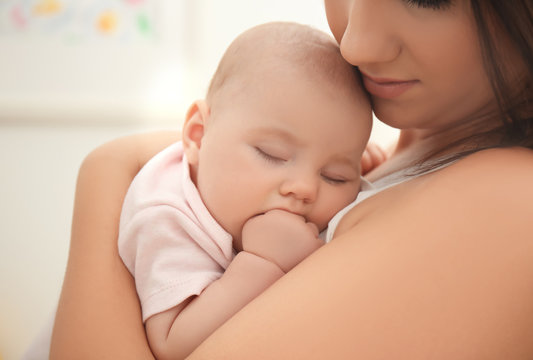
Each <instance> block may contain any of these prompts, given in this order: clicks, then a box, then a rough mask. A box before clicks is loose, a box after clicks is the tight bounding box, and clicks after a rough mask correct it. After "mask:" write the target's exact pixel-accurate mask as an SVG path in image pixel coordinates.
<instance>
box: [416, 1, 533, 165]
mask: <svg viewBox="0 0 533 360" xmlns="http://www.w3.org/2000/svg"><path fill="white" fill-rule="evenodd" d="M470 4H471V8H472V12H473V15H474V18H475V21H476V25H477V30H478V35H479V40H480V45H481V51H482V55H483V60H484V66H485V70H486V72H487V74H488V76H489V78H490V81H491V86H492V90H493V92H494V94H495V96H496V99H497V102H498V110H499V117H500V119H501V126H499V127H497V128H496V129H491V130H488V131H485V132H482V133H478V134H475V135H471V136H468V137H466V138H464V139H460V140H459V141H457V142H454V143H452V144H449V145H448V146H447V147H446V148H445V149H441V150H439V151H438V152H437V153H432V154H429V155H428V156H427V157H426V158H425V159H424V160H423V161H422V162H421V168H420V169H419V170H421V171H426V170H428V169H427V166H426V165H427V163H426V165H424V163H425V162H426V160H428V159H429V158H432V157H434V156H435V155H437V154H438V153H442V152H444V151H446V150H447V149H449V148H451V147H455V146H457V145H462V146H463V147H464V149H465V150H464V151H461V152H459V153H456V154H454V155H452V156H450V157H445V158H444V159H442V158H441V160H439V161H437V162H433V163H431V165H429V168H436V167H438V166H441V165H443V164H447V163H449V162H451V161H454V160H457V159H459V158H462V157H464V156H466V155H469V154H472V153H474V152H477V151H479V150H484V149H489V148H499V147H500V148H501V147H510V146H523V147H527V148H530V149H533V118H532V115H533V0H512V1H511V0H470ZM502 37H503V41H507V42H509V44H508V45H510V46H504V47H505V48H507V49H513V50H514V51H516V54H517V58H519V59H520V60H521V61H522V62H523V64H518V66H521V68H522V69H520V70H521V71H522V73H521V76H522V78H521V79H520V86H522V89H523V90H522V91H517V90H520V89H516V84H511V82H510V80H509V77H508V76H507V75H508V74H506V73H505V67H504V66H502V64H504V63H505V61H504V60H503V58H504V57H505V56H506V55H508V54H505V53H504V50H503V49H502V46H501V44H498V41H497V40H500V39H502ZM500 42H501V41H500ZM515 82H516V81H515Z"/></svg>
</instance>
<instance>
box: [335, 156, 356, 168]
mask: <svg viewBox="0 0 533 360" xmlns="http://www.w3.org/2000/svg"><path fill="white" fill-rule="evenodd" d="M329 161H330V162H331V163H341V164H346V165H348V166H350V167H352V168H354V169H356V170H357V169H359V162H360V160H357V159H356V158H355V157H354V156H350V155H347V154H335V155H333V156H332V157H331V158H330V159H329Z"/></svg>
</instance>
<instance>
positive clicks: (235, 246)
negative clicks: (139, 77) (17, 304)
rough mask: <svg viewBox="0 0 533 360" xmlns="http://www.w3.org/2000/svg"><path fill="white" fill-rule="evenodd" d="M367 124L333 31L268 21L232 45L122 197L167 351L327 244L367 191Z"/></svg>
mask: <svg viewBox="0 0 533 360" xmlns="http://www.w3.org/2000/svg"><path fill="white" fill-rule="evenodd" d="M371 120H372V118H371V107H370V104H369V102H368V99H367V96H366V94H365V93H364V91H363V90H362V88H361V86H360V83H359V78H358V75H357V73H356V72H355V70H354V68H353V67H352V66H351V65H349V64H348V63H346V62H345V60H344V59H343V58H342V57H341V54H340V52H339V48H338V45H337V44H336V43H335V41H334V40H333V39H332V38H331V37H330V36H329V35H327V34H325V33H323V32H321V31H318V30H315V29H313V28H310V27H308V26H304V25H298V24H294V23H268V24H264V25H260V26H257V27H254V28H252V29H250V30H248V31H246V32H244V33H243V34H242V35H240V36H239V37H238V38H237V39H236V40H235V41H234V42H233V43H232V44H231V45H230V46H229V48H228V49H227V51H226V53H225V54H224V56H223V58H222V60H221V62H220V64H219V67H218V69H217V71H216V73H215V75H214V77H213V79H212V82H211V85H210V87H209V90H208V94H207V96H206V99H205V100H198V101H196V102H195V103H194V104H193V105H192V106H191V107H190V109H189V111H188V113H187V115H186V119H185V123H184V126H183V133H182V139H183V140H182V141H181V142H179V143H176V144H174V145H172V146H170V147H169V148H167V149H165V150H163V151H162V152H161V153H159V154H158V155H156V156H155V157H154V158H153V159H152V160H150V161H149V162H148V163H147V164H146V165H145V166H144V168H143V169H142V170H141V171H140V172H139V174H138V175H137V177H136V178H135V180H134V181H133V183H132V185H131V187H130V189H129V191H128V194H127V195H126V198H125V200H124V205H123V210H122V216H121V223H120V235H119V251H120V255H121V257H122V259H123V261H124V263H125V264H126V266H127V267H128V269H129V271H130V272H131V273H132V274H133V276H134V277H135V282H136V286H137V292H138V294H139V298H140V301H141V305H142V316H143V321H144V322H145V325H146V332H147V336H148V341H149V343H150V346H151V348H152V351H153V352H154V354H155V356H156V357H157V358H159V359H181V358H184V357H186V356H187V355H189V354H190V353H191V352H192V351H193V350H194V349H195V348H196V347H197V346H198V345H199V344H200V343H201V342H202V341H203V340H204V339H205V338H207V337H208V336H209V335H210V334H211V333H212V332H213V331H215V330H216V329H217V328H218V327H219V326H221V325H222V324H223V323H224V322H225V321H226V320H228V319H229V318H230V317H231V316H233V315H234V314H235V313H236V312H237V311H239V310H240V309H241V308H242V307H244V306H245V305H246V304H247V303H249V302H250V301H252V300H253V299H254V298H255V297H257V296H258V295H259V294H260V293H262V292H263V291H264V290H265V289H266V288H268V287H269V286H270V285H271V284H273V283H274V282H275V281H276V280H278V279H279V278H280V277H281V276H283V275H284V274H285V273H286V272H288V271H289V270H291V269H292V268H293V267H294V266H295V265H297V264H298V263H299V262H301V261H302V260H303V259H304V258H305V257H307V256H308V255H309V254H311V253H312V252H313V251H315V250H316V249H318V248H319V247H320V246H321V245H322V244H323V241H322V240H321V239H320V237H319V232H320V231H323V230H325V229H326V227H327V225H328V222H329V220H330V219H331V218H332V217H333V215H335V213H337V212H338V211H339V210H341V209H343V208H344V207H345V206H346V205H348V204H350V203H351V202H352V201H354V199H355V198H356V196H357V194H358V192H359V190H360V186H361V169H360V162H361V156H362V154H363V151H364V149H365V146H366V143H367V140H368V137H369V135H370V129H371Z"/></svg>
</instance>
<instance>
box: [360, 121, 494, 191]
mask: <svg viewBox="0 0 533 360" xmlns="http://www.w3.org/2000/svg"><path fill="white" fill-rule="evenodd" d="M492 115H494V112H492ZM499 125H500V124H499V123H498V120H497V119H496V118H495V117H494V116H490V117H489V116H483V117H477V118H476V120H475V121H464V122H461V123H459V124H457V123H455V124H454V125H453V126H449V127H448V128H446V129H444V128H441V129H438V130H435V129H432V130H428V129H405V130H401V132H400V135H399V137H398V141H397V143H396V145H395V146H394V147H392V150H391V151H390V156H389V158H388V160H387V161H386V162H385V163H383V164H382V165H380V166H379V167H378V168H376V169H374V170H373V171H372V172H370V173H369V174H367V175H366V177H367V178H368V179H369V180H370V181H375V180H377V179H380V178H382V177H384V176H387V175H389V174H392V173H395V172H397V171H400V170H404V169H407V168H410V167H412V166H415V165H417V164H420V163H421V162H423V161H426V160H428V161H431V160H437V159H442V158H444V157H447V156H453V155H454V154H457V153H460V152H462V151H465V150H466V149H468V148H469V147H470V148H471V147H472V146H479V145H481V146H482V145H484V144H483V143H484V142H486V143H487V144H488V145H490V144H494V143H495V142H497V140H495V139H493V138H492V139H491V138H486V139H483V140H484V141H483V140H480V139H476V142H475V144H471V143H469V142H465V143H463V142H461V140H463V139H465V138H467V137H469V136H473V135H476V134H482V133H484V132H486V131H489V130H491V129H495V128H496V127H497V126H499Z"/></svg>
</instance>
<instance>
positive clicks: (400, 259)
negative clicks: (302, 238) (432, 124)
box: [190, 149, 533, 360]
mask: <svg viewBox="0 0 533 360" xmlns="http://www.w3.org/2000/svg"><path fill="white" fill-rule="evenodd" d="M532 183H533V155H532V153H531V151H526V150H519V149H512V150H492V151H485V152H483V153H478V154H475V155H472V156H470V157H469V158H466V159H464V160H462V161H460V162H458V163H457V164H455V165H452V166H450V167H448V168H447V169H444V170H441V171H439V172H437V173H434V174H430V175H427V176H424V177H420V178H417V179H414V180H412V181H410V182H407V183H404V184H402V185H399V186H397V187H394V188H391V189H389V190H387V191H385V192H383V193H381V194H378V195H376V196H375V197H373V198H370V199H368V200H366V201H365V202H363V203H361V204H360V205H359V206H357V207H356V208H354V209H353V210H352V212H351V213H349V214H348V215H347V217H346V218H345V219H344V220H343V222H342V223H341V224H340V227H339V230H338V233H339V235H338V237H337V238H336V239H334V240H333V242H331V243H330V244H328V245H326V246H324V247H322V248H321V249H319V250H318V251H317V252H315V253H314V254H312V255H311V256H310V257H309V258H308V259H306V260H304V261H303V262H302V263H301V264H300V265H299V266H297V267H296V268H295V269H294V270H293V271H291V272H289V273H288V274H287V275H286V276H284V277H283V278H282V279H280V280H279V281H278V282H277V283H275V284H274V285H273V286H272V287H270V288H269V289H268V290H267V291H266V292H264V293H263V294H262V295H260V296H259V297H258V298H256V299H255V300H254V301H252V302H251V303H250V304H249V305H248V306H246V307H245V308H244V309H243V310H241V311H240V312H239V313H237V314H236V315H235V316H234V317H233V318H232V319H230V320H229V321H228V322H227V323H226V324H225V325H223V326H222V327H221V328H220V329H219V330H218V331H217V332H215V333H214V334H213V335H212V336H211V337H209V338H208V339H207V340H206V341H205V342H204V343H203V344H202V345H201V346H200V347H199V348H198V349H197V350H196V351H195V352H193V354H192V355H191V356H190V359H215V358H216V359H232V360H238V359H409V360H417V359H446V360H448V359H473V360H474V359H495V360H496V359H513V360H518V359H524V360H525V359H531V358H533V342H531V339H532V338H533V307H532V305H531V304H533V286H532V284H533V235H532V234H533V232H532V230H531V229H532V226H531V220H532V213H533V211H532V209H533V191H532V188H531V184H532Z"/></svg>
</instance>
